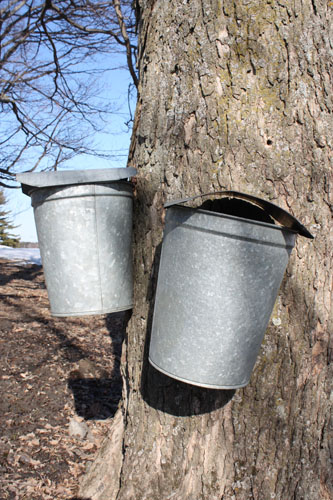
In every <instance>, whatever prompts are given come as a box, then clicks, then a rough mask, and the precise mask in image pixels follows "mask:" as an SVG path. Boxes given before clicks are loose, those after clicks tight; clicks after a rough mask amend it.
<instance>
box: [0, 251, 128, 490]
mask: <svg viewBox="0 0 333 500" xmlns="http://www.w3.org/2000/svg"><path fill="white" fill-rule="evenodd" d="M124 324H125V318H124V313H118V314H110V315H104V316H84V317H80V318H53V317H52V316H51V314H50V311H49V304H48V299H47V292H46V289H45V285H44V278H43V272H42V268H41V267H40V266H36V265H28V266H19V265H17V264H15V263H13V262H8V261H5V260H1V259H0V390H1V395H2V396H1V398H0V429H1V434H0V499H1V500H5V499H13V500H16V499H19V500H23V499H27V500H47V499H52V500H54V499H61V500H74V499H75V498H78V497H76V494H77V490H78V483H79V478H80V476H81V475H82V474H83V473H84V471H85V470H86V469H87V467H89V464H90V463H91V461H92V460H93V459H94V455H95V453H96V451H97V449H98V448H99V446H100V444H101V442H102V440H103V437H104V436H105V434H106V432H107V430H108V427H109V425H110V421H111V419H112V418H113V415H114V413H115V411H116V409H117V406H118V403H119V400H120V397H121V377H120V373H119V362H120V359H119V358H120V350H121V343H122V338H123V331H124ZM77 424H78V425H77ZM76 427H78V430H79V432H80V433H82V434H81V437H79V436H78V435H77V434H74V433H75V429H76Z"/></svg>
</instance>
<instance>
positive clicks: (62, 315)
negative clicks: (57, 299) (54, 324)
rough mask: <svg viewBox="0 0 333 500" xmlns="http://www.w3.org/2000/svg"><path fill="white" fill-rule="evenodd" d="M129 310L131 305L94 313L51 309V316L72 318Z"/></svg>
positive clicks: (99, 310)
mask: <svg viewBox="0 0 333 500" xmlns="http://www.w3.org/2000/svg"><path fill="white" fill-rule="evenodd" d="M129 309H133V304H129V305H128V306H122V307H113V308H111V309H98V310H96V311H78V312H66V313H64V312H59V313H57V312H54V311H52V309H51V316H55V317H57V318H67V317H73V316H97V315H98V314H110V313H116V312H121V311H128V310H129Z"/></svg>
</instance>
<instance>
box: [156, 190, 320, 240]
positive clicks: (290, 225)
mask: <svg viewBox="0 0 333 500" xmlns="http://www.w3.org/2000/svg"><path fill="white" fill-rule="evenodd" d="M216 195H220V196H225V197H228V198H237V199H242V200H245V201H249V202H250V203H253V204H254V205H257V206H259V207H260V208H262V209H263V210H264V211H265V212H266V213H267V214H268V215H270V216H271V217H273V219H275V220H276V221H277V222H278V223H279V224H281V225H282V226H283V227H285V228H287V229H290V230H291V231H295V232H296V233H298V234H300V235H301V236H304V237H305V238H311V239H313V236H312V234H311V233H310V232H309V231H308V230H307V229H306V227H304V226H303V224H301V223H300V222H299V221H298V220H297V219H296V218H295V217H294V216H293V215H291V214H290V213H289V212H286V210H283V209H282V208H280V207H278V206H277V205H274V203H271V202H270V201H266V200H263V199H261V198H257V197H256V196H253V195H251V194H247V193H240V192H239V191H215V192H212V193H205V194H199V195H196V196H191V197H190V198H183V199H181V200H173V201H168V202H167V203H165V204H164V207H165V208H169V207H172V206H173V205H183V204H184V203H187V202H188V201H192V200H195V199H197V198H202V197H206V196H211V197H213V196H216Z"/></svg>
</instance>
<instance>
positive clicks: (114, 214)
mask: <svg viewBox="0 0 333 500" xmlns="http://www.w3.org/2000/svg"><path fill="white" fill-rule="evenodd" d="M30 195H31V201H32V206H33V207H34V215H35V221H36V227H37V234H38V241H39V245H40V251H41V257H42V263H43V268H44V274H45V281H46V287H47V291H48V295H49V300H50V305H51V313H52V314H53V315H54V316H77V315H86V314H104V313H110V312H115V311H122V310H126V309H130V308H132V304H133V299H132V289H133V279H132V251H131V239H132V186H131V184H130V183H128V182H125V181H119V182H110V183H105V182H104V183H101V184H98V183H94V184H83V185H80V184H77V185H72V186H56V187H54V186H50V187H45V188H37V189H35V190H33V191H32V192H31V193H30Z"/></svg>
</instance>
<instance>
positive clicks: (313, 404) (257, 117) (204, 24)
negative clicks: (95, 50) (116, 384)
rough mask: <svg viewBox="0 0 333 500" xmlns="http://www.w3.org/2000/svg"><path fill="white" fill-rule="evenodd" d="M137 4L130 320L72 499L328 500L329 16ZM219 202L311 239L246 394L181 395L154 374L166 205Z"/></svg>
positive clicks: (202, 2) (292, 268)
mask: <svg viewBox="0 0 333 500" xmlns="http://www.w3.org/2000/svg"><path fill="white" fill-rule="evenodd" d="M138 4H139V10H138V15H139V21H140V23H139V26H140V33H139V70H140V85H139V99H138V105H137V110H136V117H135V126H134V131H133V140H132V146H131V153H130V162H129V163H130V165H132V166H135V167H137V168H138V177H137V185H136V198H135V207H134V213H135V224H134V268H135V306H134V309H133V314H132V317H131V319H130V322H129V324H128V328H127V335H126V340H125V342H124V347H123V357H122V370H123V375H124V390H123V402H122V407H121V408H120V409H119V411H118V413H117V415H116V417H115V419H114V424H113V425H112V428H111V430H110V434H109V436H108V438H107V439H106V441H105V443H104V446H103V448H102V450H101V452H100V455H99V457H97V460H96V462H95V463H94V464H93V465H92V467H91V469H90V471H89V473H88V474H87V475H86V476H85V478H84V480H83V483H82V487H81V495H82V497H84V498H91V499H92V500H114V499H117V500H148V499H149V500H167V499H175V500H199V499H207V500H208V499H209V500H215V499H216V500H222V499H223V500H232V499H234V500H249V499H255V500H268V499H271V498H276V499H281V500H289V499H303V500H314V499H327V500H329V499H330V498H332V497H333V483H332V474H330V467H331V466H330V463H331V462H332V459H333V441H332V434H331V437H330V436H329V432H330V420H329V419H330V408H331V403H332V399H333V398H332V394H333V393H331V389H330V381H331V379H332V372H330V366H329V361H330V357H331V354H332V338H330V328H331V329H332V316H330V294H331V290H332V282H331V281H330V271H331V267H332V259H331V249H332V243H331V244H330V242H329V228H330V221H331V205H330V203H331V201H330V187H331V184H330V183H331V181H332V177H331V170H330V161H331V160H332V158H333V155H332V144H333V141H332V130H333V126H332V125H333V124H332V119H331V117H332V114H331V113H332V103H331V97H332V95H333V92H332V90H333V89H332V75H330V73H329V72H330V69H331V65H330V64H331V59H330V44H329V26H330V20H329V17H330V16H331V14H332V5H331V4H330V3H329V2H327V0H293V1H291V0H286V1H283V2H280V1H275V2H273V1H272V0H241V1H237V0H223V1H217V0H191V1H189V0H188V1H185V0H184V1H181V0H177V1H174V0H140V1H139V2H138ZM331 25H332V23H331ZM221 189H233V190H238V191H244V192H247V193H251V194H254V195H256V196H259V197H261V198H265V199H267V200H271V201H273V202H275V203H276V204H278V205H279V206H281V207H283V208H285V209H286V210H288V211H289V212H291V213H292V214H293V215H295V216H296V217H297V218H299V219H300V220H301V222H302V223H303V224H304V225H305V226H306V227H307V228H308V229H309V230H310V231H311V232H312V233H313V234H314V236H315V239H314V240H313V241H311V240H307V239H305V238H302V237H300V236H299V237H298V238H297V244H296V248H295V249H294V250H293V252H292V256H291V258H290V261H289V265H288V269H287V272H286V276H285V279H284V281H283V284H282V287H281V290H280V293H279V297H278V299H277V302H276V305H275V308H274V311H273V315H272V321H271V322H270V325H269V328H268V330H267V332H266V335H265V339H264V342H263V345H262V348H261V352H260V355H259V358H258V360H257V363H256V367H255V370H254V372H253V374H252V378H251V383H250V384H249V385H248V386H247V387H246V388H244V389H239V390H237V391H224V390H211V389H202V388H199V387H194V386H191V385H189V384H184V383H181V382H178V381H176V380H173V379H171V378H169V377H167V376H164V375H162V374H161V373H159V372H157V371H156V370H155V369H154V368H152V367H151V366H150V365H149V363H148V360H147V355H148V346H149V338H150V330H151V322H152V313H153V302H154V294H155V289H156V277H157V272H158V264H159V254H160V243H161V241H162V230H163V203H164V202H165V201H166V200H167V199H177V198H181V197H185V196H190V195H194V194H198V193H206V192H208V191H213V190H221Z"/></svg>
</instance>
